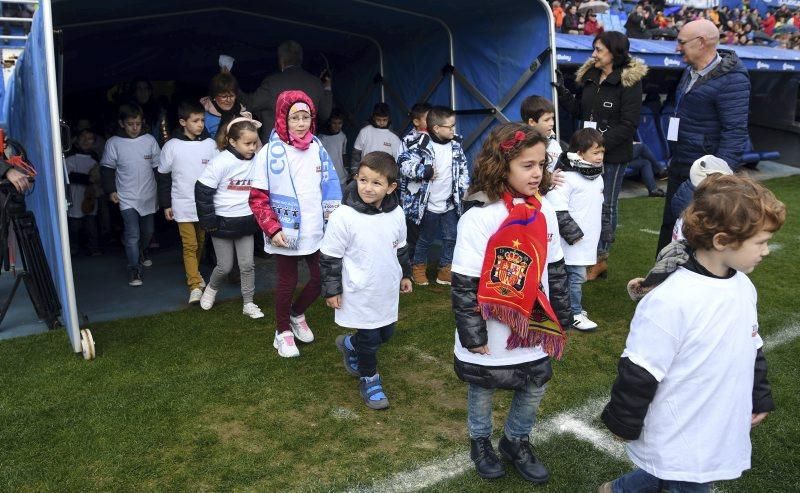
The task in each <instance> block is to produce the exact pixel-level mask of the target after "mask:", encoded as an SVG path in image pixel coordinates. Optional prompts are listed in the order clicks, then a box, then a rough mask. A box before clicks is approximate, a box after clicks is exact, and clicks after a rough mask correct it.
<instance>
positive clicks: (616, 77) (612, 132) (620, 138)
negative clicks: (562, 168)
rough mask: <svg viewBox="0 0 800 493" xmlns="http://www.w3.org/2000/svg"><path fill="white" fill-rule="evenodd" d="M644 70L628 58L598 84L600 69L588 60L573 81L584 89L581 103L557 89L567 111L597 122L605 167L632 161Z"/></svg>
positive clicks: (567, 93)
mask: <svg viewBox="0 0 800 493" xmlns="http://www.w3.org/2000/svg"><path fill="white" fill-rule="evenodd" d="M647 71H648V67H647V65H645V64H644V63H641V62H639V61H637V60H635V59H631V61H630V62H629V63H628V65H626V66H625V67H622V68H621V69H620V68H615V69H614V70H613V71H612V72H611V73H610V74H609V75H608V77H606V79H605V80H604V81H603V82H602V83H601V82H600V75H601V72H600V69H598V68H595V67H594V66H593V64H592V62H591V60H589V61H587V62H586V63H584V64H583V65H582V66H581V67H580V68H579V69H578V71H577V72H576V73H575V80H576V82H577V83H578V84H579V85H582V86H583V93H582V95H581V98H580V101H578V100H577V99H576V97H575V96H574V95H573V94H572V93H571V92H569V90H567V88H565V87H564V86H563V85H559V86H558V87H557V88H556V89H557V90H558V101H559V103H560V104H561V105H562V106H563V107H564V108H565V109H566V110H567V111H569V112H570V113H572V114H573V115H576V116H578V117H579V118H580V119H581V120H584V121H594V122H597V130H599V131H600V132H602V133H603V139H604V141H605V148H606V154H605V158H604V162H605V163H606V164H627V163H628V162H629V161H630V160H631V159H633V141H634V136H635V134H636V127H638V126H639V112H640V110H641V109H642V78H644V76H645V75H647Z"/></svg>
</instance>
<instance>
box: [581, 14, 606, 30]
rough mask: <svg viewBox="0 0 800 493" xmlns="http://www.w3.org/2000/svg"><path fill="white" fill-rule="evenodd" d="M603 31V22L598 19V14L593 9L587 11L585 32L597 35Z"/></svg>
mask: <svg viewBox="0 0 800 493" xmlns="http://www.w3.org/2000/svg"><path fill="white" fill-rule="evenodd" d="M601 32H603V23H602V22H600V21H598V20H597V15H596V14H595V13H594V12H592V11H591V10H590V11H588V12H587V13H586V22H585V23H584V24H583V34H587V35H589V36H597V35H598V34H600V33H601Z"/></svg>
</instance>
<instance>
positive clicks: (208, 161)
mask: <svg viewBox="0 0 800 493" xmlns="http://www.w3.org/2000/svg"><path fill="white" fill-rule="evenodd" d="M210 162H211V160H210V159H201V160H200V164H208V163H210Z"/></svg>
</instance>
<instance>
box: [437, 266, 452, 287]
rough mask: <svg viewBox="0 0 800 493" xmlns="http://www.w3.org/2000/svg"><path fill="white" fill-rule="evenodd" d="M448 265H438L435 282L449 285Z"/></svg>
mask: <svg viewBox="0 0 800 493" xmlns="http://www.w3.org/2000/svg"><path fill="white" fill-rule="evenodd" d="M450 278H451V274H450V266H449V265H445V266H443V267H439V273H438V274H437V275H436V284H446V285H448V286H449V285H450Z"/></svg>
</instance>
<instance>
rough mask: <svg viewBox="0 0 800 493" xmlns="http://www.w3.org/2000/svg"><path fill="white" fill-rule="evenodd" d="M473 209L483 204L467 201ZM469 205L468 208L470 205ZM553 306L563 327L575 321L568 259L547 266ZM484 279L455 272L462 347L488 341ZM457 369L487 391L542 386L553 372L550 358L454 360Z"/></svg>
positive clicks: (455, 305)
mask: <svg viewBox="0 0 800 493" xmlns="http://www.w3.org/2000/svg"><path fill="white" fill-rule="evenodd" d="M465 204H466V205H468V206H470V207H482V206H483V205H484V203H483V202H480V201H475V200H471V201H468V202H465ZM466 205H465V206H466ZM547 273H548V285H549V288H550V304H551V306H552V307H553V310H554V311H555V313H556V315H557V316H558V320H559V322H560V323H561V325H562V327H566V326H568V325H569V324H570V323H571V321H572V313H571V311H570V308H569V287H568V282H567V271H566V268H565V266H564V260H563V259H562V260H559V261H558V262H553V263H551V264H548V265H547ZM479 281H480V278H478V277H472V276H466V275H463V274H459V273H456V272H453V274H452V285H451V301H452V304H453V313H454V314H455V318H456V329H457V330H458V338H459V340H460V341H461V345H462V346H464V347H465V348H468V349H470V348H476V347H480V346H483V345H485V344H486V343H487V341H488V334H487V332H486V321H485V320H484V319H483V317H482V316H481V313H480V311H479V310H478V283H479ZM453 366H454V369H455V372H456V375H458V378H460V379H461V380H463V381H465V382H468V383H474V384H476V385H479V386H481V387H485V388H498V389H521V388H523V387H524V386H525V385H527V383H528V382H529V381H533V382H534V383H535V384H536V385H537V386H539V387H541V386H542V385H544V384H545V383H547V382H548V381H549V380H550V377H552V374H553V370H552V367H551V365H550V358H547V357H545V358H542V359H539V360H536V361H530V362H527V363H522V364H519V365H511V366H481V365H475V364H472V363H466V362H464V361H460V360H459V359H458V358H454V360H453Z"/></svg>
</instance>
